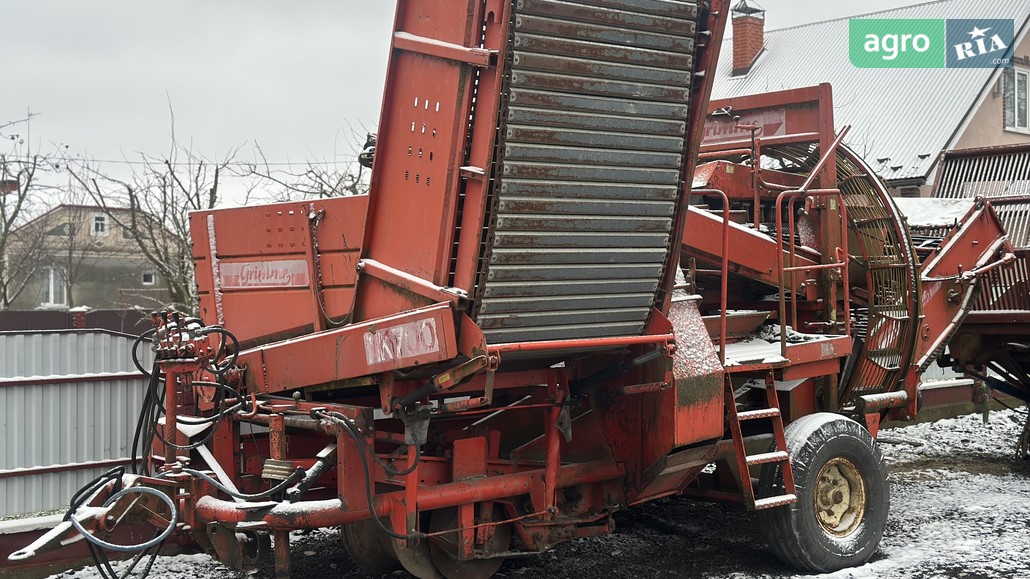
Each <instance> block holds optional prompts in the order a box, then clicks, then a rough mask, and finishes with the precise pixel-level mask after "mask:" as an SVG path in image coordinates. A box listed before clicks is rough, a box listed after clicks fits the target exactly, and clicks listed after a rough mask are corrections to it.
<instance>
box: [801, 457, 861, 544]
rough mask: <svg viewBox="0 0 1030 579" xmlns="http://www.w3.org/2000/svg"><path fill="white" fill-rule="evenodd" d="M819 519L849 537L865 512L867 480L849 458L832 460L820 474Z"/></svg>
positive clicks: (833, 531) (816, 497) (838, 534)
mask: <svg viewBox="0 0 1030 579" xmlns="http://www.w3.org/2000/svg"><path fill="white" fill-rule="evenodd" d="M813 498H814V500H815V513H816V518H817V519H818V520H819V524H820V525H821V526H822V528H823V530H825V531H826V532H827V533H829V534H831V535H833V536H836V537H845V536H847V535H849V534H851V533H852V532H854V531H855V529H857V528H858V526H859V524H860V523H861V522H862V516H863V514H864V513H865V503H866V492H865V483H864V482H863V481H862V476H861V475H860V474H859V472H858V468H857V467H855V465H854V464H853V463H852V462H851V461H849V460H847V459H846V458H842V457H836V458H833V459H831V460H830V461H828V462H827V463H826V464H825V465H823V468H822V469H821V470H820V471H819V475H818V476H817V477H816V488H815V493H814V497H813Z"/></svg>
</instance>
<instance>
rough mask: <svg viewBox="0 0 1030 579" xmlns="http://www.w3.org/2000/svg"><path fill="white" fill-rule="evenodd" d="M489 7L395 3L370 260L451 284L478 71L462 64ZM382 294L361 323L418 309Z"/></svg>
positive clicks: (459, 0) (438, 0)
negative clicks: (483, 12)
mask: <svg viewBox="0 0 1030 579" xmlns="http://www.w3.org/2000/svg"><path fill="white" fill-rule="evenodd" d="M481 4H482V3H479V2H475V3H472V2H468V1H467V0H417V1H415V0H401V1H400V2H398V5H397V17H396V22H395V33H394V39H393V45H392V46H393V48H392V54H391V59H390V67H389V70H388V72H387V80H386V90H385V94H384V97H383V111H382V117H381V119H380V123H379V141H378V145H377V148H376V159H375V166H374V168H373V171H372V190H371V193H370V195H371V205H370V208H369V223H368V228H367V231H366V237H365V239H366V243H365V251H364V253H363V255H364V256H365V257H369V258H371V259H374V260H376V261H378V262H380V263H384V264H387V265H389V266H391V267H393V268H396V269H399V270H402V271H405V272H407V273H410V274H412V275H415V276H417V277H420V278H422V279H424V280H427V281H430V282H433V283H436V284H438V285H447V282H448V275H449V271H450V260H451V253H452V249H453V243H454V234H455V222H456V218H457V203H458V198H459V186H460V183H461V180H460V175H459V169H460V168H461V165H462V163H463V161H464V159H465V141H466V134H467V130H468V119H469V113H470V110H471V105H472V89H473V81H474V74H473V73H474V67H473V65H472V64H470V63H468V62H463V61H462V59H470V60H471V59H473V57H475V55H474V54H473V53H472V52H470V51H469V50H468V49H471V48H474V47H476V46H478V44H479V37H480V35H481V34H482V26H483V22H482V15H481V13H480V10H481ZM480 58H481V55H480ZM377 288H381V285H379V284H378V283H374V282H373V283H370V289H372V292H373V293H375V294H376V295H375V296H363V299H362V306H361V307H360V312H359V315H360V317H362V318H363V319H368V318H371V317H375V316H377V315H384V314H389V313H393V312H398V311H404V310H406V309H410V308H411V307H413V304H411V303H410V300H409V299H408V298H406V297H405V296H404V295H401V294H398V293H397V292H395V291H390V290H386V291H382V292H380V291H377ZM364 297H368V299H364Z"/></svg>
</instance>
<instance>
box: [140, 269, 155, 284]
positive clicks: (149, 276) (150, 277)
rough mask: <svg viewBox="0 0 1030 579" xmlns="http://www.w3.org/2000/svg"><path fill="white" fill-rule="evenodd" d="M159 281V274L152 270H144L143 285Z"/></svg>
mask: <svg viewBox="0 0 1030 579" xmlns="http://www.w3.org/2000/svg"><path fill="white" fill-rule="evenodd" d="M155 283H157V276H156V275H154V272H152V271H145V272H143V285H154V284H155Z"/></svg>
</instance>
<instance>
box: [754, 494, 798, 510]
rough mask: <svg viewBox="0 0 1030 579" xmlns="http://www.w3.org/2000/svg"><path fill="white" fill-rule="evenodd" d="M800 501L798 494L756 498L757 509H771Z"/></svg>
mask: <svg viewBox="0 0 1030 579" xmlns="http://www.w3.org/2000/svg"><path fill="white" fill-rule="evenodd" d="M796 502H798V497H797V495H779V496H775V497H768V498H765V499H755V510H762V509H771V508H773V507H780V506H783V505H790V504H793V503H796Z"/></svg>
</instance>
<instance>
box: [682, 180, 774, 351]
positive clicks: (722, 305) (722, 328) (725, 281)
mask: <svg viewBox="0 0 1030 579" xmlns="http://www.w3.org/2000/svg"><path fill="white" fill-rule="evenodd" d="M691 193H692V194H694V195H718V196H719V197H721V198H722V264H721V265H722V267H721V268H720V270H721V274H720V278H721V283H722V286H721V288H720V293H719V360H720V361H721V362H722V365H723V366H725V365H726V308H727V307H728V302H729V275H730V198H729V196H728V195H726V193H725V192H724V191H722V190H719V189H694V190H692V191H691ZM755 210H756V211H757V210H758V209H757V208H756V209H755Z"/></svg>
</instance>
